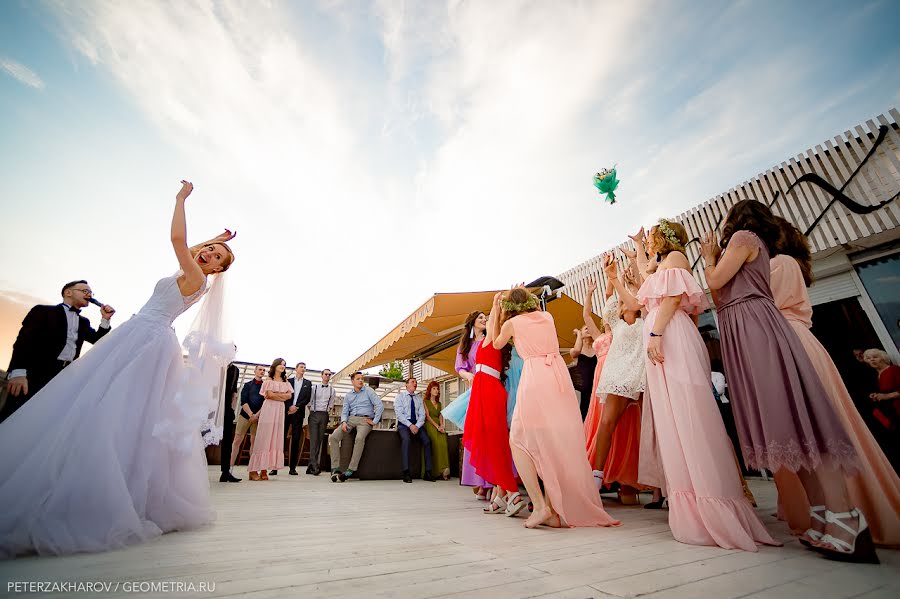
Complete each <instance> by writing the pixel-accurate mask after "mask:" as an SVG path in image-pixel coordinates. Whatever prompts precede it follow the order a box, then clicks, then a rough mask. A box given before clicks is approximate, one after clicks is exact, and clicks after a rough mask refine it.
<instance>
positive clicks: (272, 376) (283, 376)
mask: <svg viewBox="0 0 900 599" xmlns="http://www.w3.org/2000/svg"><path fill="white" fill-rule="evenodd" d="M282 362H284V358H275V360H274V361H273V362H272V365H271V366H270V367H269V378H270V379H272V380H273V381H274V380H275V369H276V368H278V365H279V364H281V363H282ZM284 365H285V366H287V362H284ZM281 380H282V381H287V368H285V369H284V370H282V371H281Z"/></svg>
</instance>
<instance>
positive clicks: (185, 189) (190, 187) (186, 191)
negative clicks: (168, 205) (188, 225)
mask: <svg viewBox="0 0 900 599" xmlns="http://www.w3.org/2000/svg"><path fill="white" fill-rule="evenodd" d="M192 191H194V184H193V183H191V182H190V181H185V180H184V179H182V180H181V190H180V191H179V192H178V195H176V196H175V199H177V200H179V201H182V202H183V201H185V200H186V199H187V198H188V196H189V195H191V192H192Z"/></svg>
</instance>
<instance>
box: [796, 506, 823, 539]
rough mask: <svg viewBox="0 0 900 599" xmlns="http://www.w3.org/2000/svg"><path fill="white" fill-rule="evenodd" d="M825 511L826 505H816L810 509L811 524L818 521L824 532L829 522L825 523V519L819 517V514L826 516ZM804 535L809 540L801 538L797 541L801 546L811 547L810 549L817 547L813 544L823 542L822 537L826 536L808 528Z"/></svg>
mask: <svg viewBox="0 0 900 599" xmlns="http://www.w3.org/2000/svg"><path fill="white" fill-rule="evenodd" d="M825 511H826V510H825V506H824V505H814V506H812V507H810V508H809V518H810V524H812V523H813V522H812V521H813V520H818V521H819V522H821V523H822V530H825V525H826V524H827V522H826V521H825V518H823V517H822V516H820V515H819V514H824V513H825ZM803 534H804V535H805V536H806V537H807V538H803V537H802V536H801V537H800V538H799V539H797V540H798V541H800V544H801V545H803V546H804V547H809V548H810V549H812V548H813V547H815V545H813V543H817V542H819V541H821V540H822V537H823V536H824V533H823V532H821V531H818V530H816V529H815V528H812V527H810V528H807V529H806V532H804V533H803Z"/></svg>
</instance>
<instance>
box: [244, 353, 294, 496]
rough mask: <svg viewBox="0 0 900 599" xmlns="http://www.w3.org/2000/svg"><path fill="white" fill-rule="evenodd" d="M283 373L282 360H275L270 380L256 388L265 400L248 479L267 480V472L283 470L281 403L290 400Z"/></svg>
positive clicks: (282, 417) (289, 388) (260, 411)
mask: <svg viewBox="0 0 900 599" xmlns="http://www.w3.org/2000/svg"><path fill="white" fill-rule="evenodd" d="M284 371H285V362H284V360H282V359H281V358H278V359H276V360H275V361H274V362H272V367H271V368H269V378H267V379H266V380H265V381H263V384H262V387H260V389H259V394H260V395H262V396H263V397H265V398H266V400H265V401H264V402H263V406H262V408H261V409H260V410H259V422H258V423H257V426H256V439H254V440H253V449H252V450H251V452H250V464H249V465H248V466H247V470H248V471H249V473H250V480H269V476H268V471H269V470H280V469H282V468H284V402H285V401H287V400H288V399H290V398H291V397H293V389H292V388H291V384H290V383H289V382H287V378H286V377H285V372H284Z"/></svg>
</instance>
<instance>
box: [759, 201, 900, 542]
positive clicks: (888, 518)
mask: <svg viewBox="0 0 900 599" xmlns="http://www.w3.org/2000/svg"><path fill="white" fill-rule="evenodd" d="M778 221H779V222H780V223H781V225H782V229H783V237H782V242H781V243H782V247H780V248H779V251H780V252H781V253H779V254H778V255H777V256H775V257H774V258H772V259H771V260H769V265H770V268H771V271H772V278H771V281H770V285H771V286H772V295H773V296H774V298H775V305H776V306H778V309H779V310H780V311H781V313H782V314H783V315H784V317H785V318H786V319H787V321H788V323H790V325H791V328H793V329H794V331H795V332H796V333H797V336H798V337H800V342H801V343H802V344H803V348H804V349H805V350H806V353H807V354H808V355H809V359H810V361H811V362H812V365H813V367H814V368H815V369H816V372H817V373H818V375H819V378H820V379H821V380H822V384H823V385H824V387H825V392H826V393H827V396H828V399H829V401H830V402H831V405H832V406H833V407H834V410H835V412H837V415H838V418H840V420H841V422H842V423H843V425H844V428H845V429H846V431H847V435H848V436H849V437H850V441H851V442H852V443H853V446H854V447H855V448H856V453H857V454H858V455H860V456H862V460H863V462H865V464H866V466H867V467H865V468H863V469H862V471H861V472H860V473H859V474H858V475H857V476H853V477H848V478H847V493H848V494H849V495H850V500H851V501H852V502H853V504H854V505H856V506H858V507H859V508H860V509H861V510H862V511H863V513H865V514H866V519H867V520H868V522H869V530H871V531H872V540H873V541H875V543H876V544H878V545H883V546H891V547H896V546H900V478H898V477H897V473H896V472H894V469H893V467H892V466H891V463H890V462H889V461H888V459H887V457H886V456H885V455H884V452H883V451H882V450H881V447H879V445H878V443H877V442H876V441H875V438H874V437H873V436H872V433H871V432H870V431H869V427H868V426H866V423H865V422H864V421H863V419H862V417H860V415H859V412H858V411H857V409H856V406H855V405H854V403H853V399H851V397H850V393H849V392H848V391H847V387H846V386H845V385H844V381H843V379H842V378H841V375H840V373H839V372H838V370H837V367H835V365H834V362H833V361H832V360H831V357H830V356H829V355H828V351H827V350H826V349H825V348H824V347H822V344H821V343H819V340H818V339H816V337H815V335H813V334H812V332H811V331H810V330H809V329H810V327H811V326H812V311H813V310H812V304H811V303H810V301H809V295H808V294H807V292H806V287H807V285H809V284H811V283H812V264H811V256H810V250H809V241H808V240H807V239H806V237H805V236H804V235H803V234H802V233H801V232H800V231H799V230H797V228H796V227H794V225H792V224H791V223H789V222H788V221H786V220H784V219H781V218H779V219H778ZM775 484H776V485H777V486H778V497H779V500H780V502H781V504H782V505H783V507H784V513H785V515H786V516H787V519H788V524H789V525H790V527H791V529H793V530H795V531H798V532H803V531H805V530H806V529H808V528H809V527H810V524H811V523H810V505H809V499H808V498H807V496H806V492H805V491H804V490H803V486H802V485H801V484H800V479H799V477H798V476H797V475H796V474H795V473H793V472H790V471H788V470H785V469H782V470H779V471H778V472H776V473H775Z"/></svg>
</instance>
